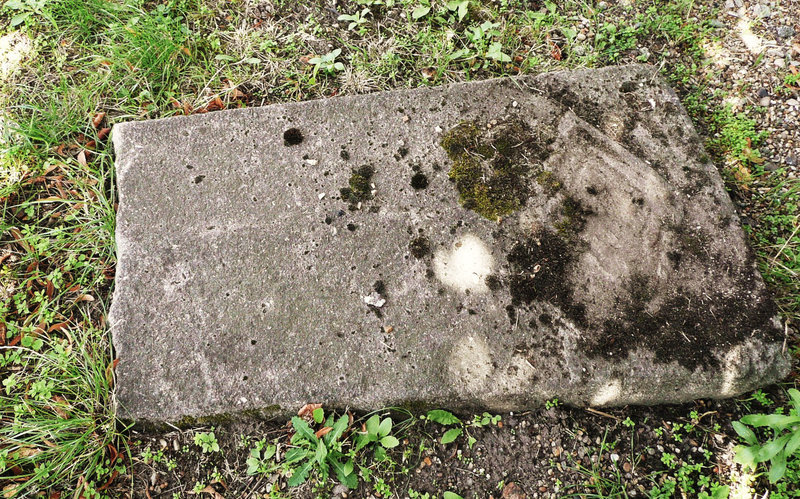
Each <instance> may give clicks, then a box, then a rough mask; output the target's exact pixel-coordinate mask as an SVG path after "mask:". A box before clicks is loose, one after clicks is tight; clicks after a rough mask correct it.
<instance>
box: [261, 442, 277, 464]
mask: <svg viewBox="0 0 800 499" xmlns="http://www.w3.org/2000/svg"><path fill="white" fill-rule="evenodd" d="M276 450H277V449H276V447H275V446H274V445H268V446H267V448H266V449H264V455H263V456H262V459H263V460H264V461H266V460H268V459H272V456H274V455H275V451H276Z"/></svg>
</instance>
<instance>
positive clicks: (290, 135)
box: [283, 128, 303, 146]
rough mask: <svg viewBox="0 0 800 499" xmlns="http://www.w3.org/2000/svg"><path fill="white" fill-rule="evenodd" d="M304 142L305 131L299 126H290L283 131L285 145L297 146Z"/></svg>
mask: <svg viewBox="0 0 800 499" xmlns="http://www.w3.org/2000/svg"><path fill="white" fill-rule="evenodd" d="M302 142H303V132H301V131H300V129H298V128H289V129H288V130H286V131H285V132H283V145H285V146H296V145H297V144H300V143H302Z"/></svg>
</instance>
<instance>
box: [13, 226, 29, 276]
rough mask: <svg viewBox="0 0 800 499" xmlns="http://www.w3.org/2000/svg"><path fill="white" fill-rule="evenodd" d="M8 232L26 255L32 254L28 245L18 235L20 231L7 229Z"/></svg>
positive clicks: (20, 235)
mask: <svg viewBox="0 0 800 499" xmlns="http://www.w3.org/2000/svg"><path fill="white" fill-rule="evenodd" d="M8 232H10V233H11V237H13V238H14V240H15V241H17V244H19V245H20V246H22V249H24V250H25V251H27V252H28V253H33V249H32V248H31V246H30V245H29V244H28V242H27V241H26V240H25V238H24V237H22V234H21V233H20V231H19V230H18V229H16V228H11V229H8ZM29 272H30V271H29Z"/></svg>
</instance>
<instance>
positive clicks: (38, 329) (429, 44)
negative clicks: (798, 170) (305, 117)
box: [0, 0, 800, 497]
mask: <svg viewBox="0 0 800 499" xmlns="http://www.w3.org/2000/svg"><path fill="white" fill-rule="evenodd" d="M271 5H272V7H271V9H268V10H259V9H262V7H259V6H258V5H256V4H255V3H247V2H240V1H236V2H222V1H217V0H167V1H164V2H158V3H156V2H145V1H141V0H138V1H136V0H135V1H131V2H122V1H108V0H88V1H77V0H54V1H51V2H39V1H28V0H26V1H22V2H18V3H16V4H12V6H16V7H15V8H11V7H9V6H7V7H6V8H4V9H3V10H2V11H0V36H2V40H3V41H4V42H3V43H5V44H6V45H8V47H2V46H0V54H5V55H4V57H5V60H8V61H11V60H13V59H14V57H12V56H11V55H8V54H13V53H15V52H14V50H16V51H17V52H16V53H19V54H24V55H21V56H20V58H21V60H22V62H23V64H22V65H20V66H19V67H16V68H11V69H7V68H5V67H4V69H3V71H2V72H0V77H2V79H0V90H1V91H0V104H2V108H3V112H2V115H0V118H2V120H0V123H2V127H0V130H2V134H0V209H1V210H2V220H1V221H0V379H2V382H3V383H2V387H0V422H1V423H2V424H0V484H2V490H3V494H4V495H5V496H7V497H10V496H14V495H23V494H31V495H34V496H35V495H36V494H37V492H38V491H46V490H51V489H54V490H63V491H70V492H72V491H78V492H80V493H82V494H83V495H84V496H85V497H99V496H102V495H103V494H104V490H105V489H104V488H105V487H106V486H107V484H109V483H110V480H112V479H113V478H115V477H116V476H117V474H123V475H124V474H125V471H126V469H125V467H126V466H129V464H130V457H131V456H126V453H125V451H124V448H125V443H126V440H127V435H128V432H127V431H126V429H125V428H123V427H121V426H120V424H119V422H118V421H117V420H116V419H115V414H114V409H113V407H112V405H111V403H110V401H111V393H112V390H113V381H114V380H113V360H112V359H113V352H112V350H111V345H110V341H109V339H110V338H109V331H108V328H107V326H106V322H105V321H106V319H105V317H106V310H107V306H108V303H109V297H110V291H111V289H112V284H113V276H114V264H115V256H114V255H115V253H114V242H113V232H114V218H115V217H114V212H115V203H116V197H115V196H116V194H115V191H114V169H113V165H112V161H113V158H112V156H111V154H110V151H109V149H108V147H107V133H108V130H107V129H108V128H109V127H110V126H111V125H113V124H114V123H118V122H122V121H127V120H134V119H150V118H160V117H166V116H171V115H176V114H186V113H194V112H205V111H212V110H216V109H221V108H231V107H240V106H246V105H263V104H269V103H272V102H283V101H297V100H306V99H312V98H324V97H331V96H333V95H341V94H353V93H361V92H369V91H376V90H385V89H393V88H408V87H417V86H426V85H440V84H446V83H450V82H455V81H466V80H473V79H482V78H488V77H496V76H509V75H517V74H527V73H537V72H542V71H548V70H553V69H562V68H573V67H596V66H602V65H606V64H615V63H618V62H622V61H630V60H632V59H635V60H638V61H640V62H648V63H652V64H656V65H660V66H661V67H663V71H664V73H665V75H666V76H667V77H668V78H669V79H670V80H671V81H672V83H673V84H674V85H675V86H676V88H677V89H678V91H679V92H680V94H681V97H682V100H683V102H684V104H685V106H686V107H687V109H688V110H689V112H690V114H691V115H692V118H693V119H694V121H695V124H696V125H697V126H698V127H699V128H700V129H701V130H702V131H704V133H705V134H706V136H707V137H708V140H709V141H708V146H709V151H710V153H711V154H712V156H713V157H714V160H715V162H716V164H718V165H720V166H721V168H722V171H723V173H725V174H726V180H727V182H728V187H729V188H730V189H731V190H732V191H734V192H736V193H740V194H742V195H743V196H744V197H745V198H746V199H747V200H748V208H747V210H748V211H747V213H748V214H749V216H750V217H752V223H750V224H749V225H748V226H747V228H748V230H749V232H750V233H751V235H752V238H753V242H754V244H755V247H756V250H757V253H758V264H759V266H760V269H761V271H762V273H763V275H764V276H765V279H766V280H767V282H769V283H770V284H771V285H772V286H773V287H774V288H775V290H776V292H777V296H778V301H779V305H780V307H781V310H782V311H783V313H784V315H785V317H788V318H794V319H798V318H800V284H798V283H800V279H798V272H800V235H798V227H799V226H800V221H799V219H798V215H797V213H798V204H800V184H799V183H798V181H797V179H792V178H789V177H788V176H787V175H786V174H785V172H782V171H780V170H779V171H777V172H772V173H769V174H767V173H765V171H764V168H763V164H764V163H763V159H762V158H761V154H760V152H759V149H758V148H759V145H760V144H761V142H762V141H763V140H764V138H765V136H764V132H763V131H760V130H758V129H757V126H756V121H755V120H754V119H753V118H752V116H753V113H754V112H756V111H754V110H752V109H745V110H743V111H741V112H734V111H732V110H730V109H729V108H726V107H724V106H722V105H721V102H722V100H723V98H724V97H725V96H726V95H724V94H720V93H719V92H715V91H712V90H711V89H710V88H709V87H708V86H707V85H706V77H705V76H704V74H705V73H706V72H707V71H711V70H713V69H711V68H710V67H709V65H708V63H707V62H706V61H705V60H704V46H705V45H706V44H707V43H713V42H714V41H715V40H714V39H715V37H718V36H721V35H722V34H723V33H722V32H721V31H720V29H719V28H715V27H714V26H713V24H712V23H711V22H710V20H711V19H712V18H713V17H714V14H715V13H714V12H712V11H710V10H708V9H707V8H706V7H704V6H701V5H697V4H695V3H694V2H691V1H678V2H666V1H653V2H652V3H651V4H650V5H648V6H645V7H643V8H641V9H639V10H638V11H637V12H635V13H632V14H629V13H627V12H626V11H625V8H623V7H614V8H611V9H608V10H603V9H600V8H598V7H596V6H594V5H593V4H591V3H590V2H580V1H572V2H565V3H563V4H558V5H557V4H555V3H551V2H544V3H543V4H542V6H541V8H535V9H533V8H529V7H528V6H527V3H525V2H521V1H519V2H518V1H516V0H501V1H497V2H483V3H478V2H474V1H471V2H468V3H467V4H466V7H464V8H462V9H459V7H458V6H455V7H454V8H448V6H447V4H446V3H445V2H442V1H436V0H434V1H432V2H424V1H421V0H420V1H417V0H395V1H391V0H384V1H377V0H360V1H358V2H348V3H346V4H344V5H343V6H341V7H340V10H339V11H337V12H336V13H331V12H327V11H326V10H325V9H324V8H321V7H320V6H315V7H313V8H309V9H305V8H303V7H302V6H298V5H296V4H295V3H293V2H288V1H278V2H274V3H273V4H271ZM423 7H430V8H429V9H428V10H427V11H425V12H424V13H423V11H424V10H425V9H424V8H423ZM420 8H422V9H420ZM263 9H266V7H263ZM417 9H420V10H417ZM270 10H271V11H270ZM26 13H27V15H25V16H23V17H24V18H23V19H22V20H20V19H19V16H20V15H21V14H26ZM416 14H419V15H418V16H417V15H416ZM342 16H346V17H342ZM579 17H583V18H586V19H588V20H589V24H590V31H591V33H590V35H589V36H587V34H586V33H581V32H579V31H578V30H577V29H575V26H576V23H577V20H578V19H579ZM337 18H341V20H338V21H337ZM12 23H15V24H16V25H15V26H12ZM17 23H18V24H17ZM639 47H645V48H646V50H643V49H639ZM23 48H24V52H23V51H22V50H23ZM676 54H677V55H676ZM326 56H327V57H326ZM796 85H797V76H796V75H795V74H787V75H786V76H785V77H784V79H783V83H782V85H781V88H782V89H783V91H788V90H790V89H791V88H794V87H796ZM101 113H105V114H101ZM792 347H793V348H797V346H796V345H793V346H792ZM420 445H421V444H420ZM262 450H263V449H262ZM259 452H260V451H259ZM260 456H261V454H260ZM790 463H791V464H790V466H789V471H787V477H788V478H787V480H792V482H791V483H797V481H798V480H800V478H798V463H797V461H790ZM387 473H390V474H391V470H389V471H388V472H387ZM694 476H696V475H694ZM792 477H793V478H792ZM378 478H379V479H380V480H383V478H380V477H378ZM609 479H612V480H616V479H618V477H611V478H603V480H609ZM374 483H375V484H376V485H375V487H376V488H377V487H380V486H379V485H377V484H378V483H379V482H378V481H377V479H376V481H375V482H374ZM615 483H616V482H613V481H612V482H609V483H606V482H603V481H597V482H596V487H595V490H597V491H602V490H606V491H608V490H617V489H616V488H615V487H616V485H615ZM676 483H677V482H676ZM658 486H659V487H662V486H663V483H662V484H660V485H658ZM601 489H602V490H601ZM598 493H599V492H598ZM75 496H76V497H78V496H79V494H78V493H75Z"/></svg>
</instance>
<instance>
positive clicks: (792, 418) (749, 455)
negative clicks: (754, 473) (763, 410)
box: [731, 388, 800, 483]
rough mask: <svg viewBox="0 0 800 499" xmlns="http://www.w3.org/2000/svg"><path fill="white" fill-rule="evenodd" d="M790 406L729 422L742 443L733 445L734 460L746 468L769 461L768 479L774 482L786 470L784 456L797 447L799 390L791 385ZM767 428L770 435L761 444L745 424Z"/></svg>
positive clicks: (790, 455)
mask: <svg viewBox="0 0 800 499" xmlns="http://www.w3.org/2000/svg"><path fill="white" fill-rule="evenodd" d="M787 393H788V395H789V397H790V401H791V409H790V411H789V415H784V414H750V415H747V416H744V417H743V418H741V419H740V420H739V421H734V422H732V423H731V424H732V425H733V429H734V430H735V431H736V433H737V434H738V435H739V437H740V438H741V439H742V440H743V441H744V442H745V445H739V446H737V447H736V456H735V458H734V460H735V461H736V462H737V463H739V464H741V465H743V466H744V467H745V468H750V469H753V470H754V469H755V468H756V467H757V465H759V464H761V463H765V462H767V461H769V463H770V466H769V474H768V477H769V481H770V482H771V483H776V482H777V481H778V480H780V479H781V478H783V476H784V475H785V474H786V467H787V458H790V457H792V456H794V454H795V452H796V451H797V450H798V449H800V391H797V390H796V389H794V388H790V389H789V390H788V391H787ZM748 426H752V427H754V428H769V429H770V430H771V431H772V435H771V436H770V438H769V439H768V440H767V441H766V442H764V443H763V444H761V443H759V439H758V436H757V435H756V434H755V432H754V431H753V430H751V429H750V428H748Z"/></svg>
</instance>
